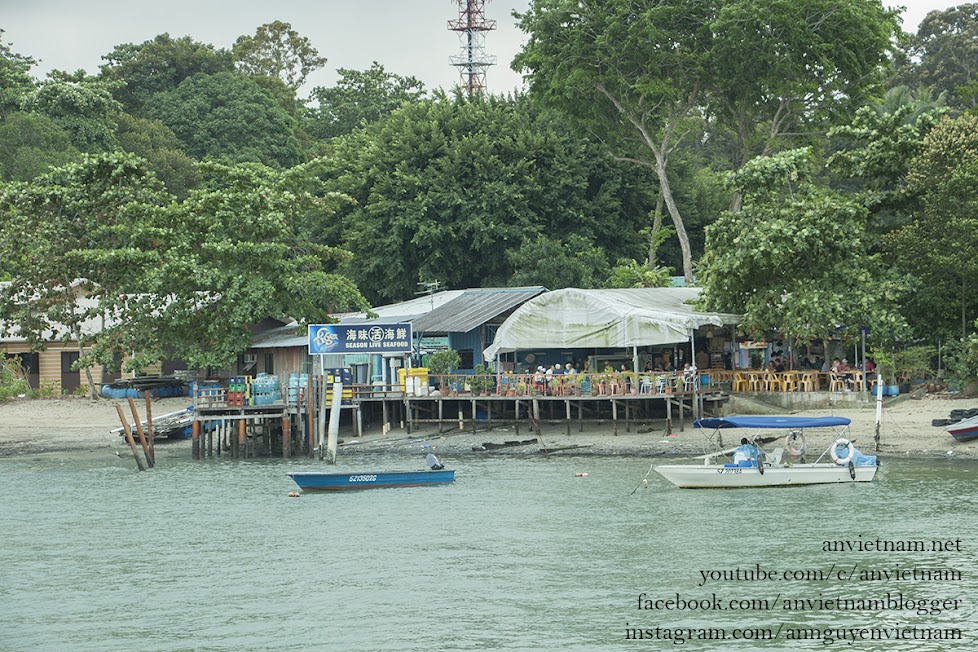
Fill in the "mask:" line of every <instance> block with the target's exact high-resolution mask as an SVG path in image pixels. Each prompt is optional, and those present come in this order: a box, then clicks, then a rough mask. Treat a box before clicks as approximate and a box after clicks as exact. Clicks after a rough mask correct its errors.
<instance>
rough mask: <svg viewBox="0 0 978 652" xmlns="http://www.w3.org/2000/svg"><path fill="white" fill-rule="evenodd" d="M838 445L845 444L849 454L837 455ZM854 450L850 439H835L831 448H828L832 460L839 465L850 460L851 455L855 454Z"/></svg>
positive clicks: (843, 464)
mask: <svg viewBox="0 0 978 652" xmlns="http://www.w3.org/2000/svg"><path fill="white" fill-rule="evenodd" d="M839 446H846V447H847V448H848V449H849V454H848V455H847V456H846V457H839V452H838V450H837V449H838V448H839ZM855 452H856V449H855V447H854V446H853V445H852V442H851V441H849V440H848V439H836V440H835V442H834V443H833V444H832V448H831V449H830V451H829V454H830V455H831V456H832V461H833V462H835V463H836V464H838V465H839V466H845V465H846V464H848V463H849V462H851V461H852V456H853V455H854V454H855Z"/></svg>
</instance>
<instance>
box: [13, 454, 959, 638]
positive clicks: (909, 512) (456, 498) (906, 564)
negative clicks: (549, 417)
mask: <svg viewBox="0 0 978 652" xmlns="http://www.w3.org/2000/svg"><path fill="white" fill-rule="evenodd" d="M188 457H189V452H186V453H185V452H184V451H180V453H179V454H178V455H177V454H174V453H172V452H171V455H170V457H165V458H163V459H161V462H160V466H159V467H158V468H156V469H154V470H152V471H149V472H146V473H142V474H139V473H136V472H135V470H134V469H133V468H132V463H131V460H129V461H125V460H119V459H116V458H114V457H112V458H106V457H103V456H94V457H70V456H50V457H43V458H29V459H28V458H20V459H8V460H2V461H0V495H2V496H3V507H2V510H0V542H2V543H0V649H2V650H18V651H19V650H61V649H70V650H93V651H95V650H98V651H100V652H102V651H111V650H126V651H128V650H236V651H239V650H524V649H532V650H622V649H649V650H652V649H679V650H798V649H812V650H815V649H827V648H839V647H845V648H848V649H854V650H915V651H918V652H923V651H927V650H944V649H950V648H952V647H954V648H956V649H978V641H976V639H975V636H976V630H975V628H974V627H973V625H972V623H974V622H975V615H976V614H975V598H974V596H975V595H976V594H978V580H976V576H975V573H976V570H975V569H976V564H975V562H976V558H978V555H976V554H975V550H976V546H978V519H976V518H975V515H976V514H978V498H976V492H975V486H976V479H978V465H975V464H971V463H963V462H958V463H944V462H905V461H894V462H892V463H890V464H888V465H887V466H884V467H883V469H882V471H881V473H880V475H879V476H878V479H879V482H877V483H874V484H872V485H869V486H865V485H862V486H855V485H846V486H827V487H809V488H805V487H798V488H792V489H785V490H780V489H761V490H738V491H708V490H707V491H704V490H701V491H691V490H677V489H673V488H672V487H671V486H670V485H668V484H667V483H666V482H665V481H663V480H661V479H660V478H659V477H658V476H657V475H655V474H653V475H652V476H650V477H649V483H650V486H649V488H648V489H639V490H638V491H637V492H635V494H634V495H630V492H631V491H632V490H633V489H634V488H635V487H636V485H638V484H639V483H640V481H641V479H642V477H643V476H644V475H645V473H646V471H647V470H648V464H649V462H648V461H647V460H642V459H629V458H582V457H577V458H569V457H559V456H553V457H551V458H550V459H546V458H543V457H539V458H538V457H529V456H527V457H485V458H480V457H468V458H466V459H463V460H461V461H460V463H459V464H457V465H456V467H457V468H458V469H459V472H458V479H457V482H456V483H455V484H454V485H452V486H447V487H427V488H412V489H389V490H377V491H368V492H362V493H355V494H349V495H304V496H302V497H301V498H298V499H296V498H288V497H287V493H288V492H290V491H293V490H295V487H294V486H293V484H292V482H291V480H290V479H289V478H288V477H287V476H286V475H285V472H286V470H288V469H306V468H310V467H313V468H321V467H319V463H318V462H315V463H313V462H308V461H293V462H292V463H285V462H280V461H255V460H248V461H245V462H230V461H214V460H206V461H203V462H198V463H193V462H191V461H190V460H189V459H187V458H188ZM422 462H423V458H422V455H421V453H420V451H419V454H418V456H417V457H416V458H409V459H408V458H403V457H400V458H388V457H384V456H382V455H367V454H359V455H353V454H346V455H345V456H344V459H343V464H342V465H341V466H340V467H339V468H340V469H342V470H353V469H356V470H361V471H370V470H379V469H383V468H420V465H421V463H422ZM449 462H450V463H451V461H450V460H449ZM576 472H587V473H589V474H590V475H589V477H587V478H578V477H575V473H576ZM860 534H861V535H863V539H876V538H877V537H879V538H881V539H892V540H906V539H923V540H926V541H927V542H928V543H929V542H930V541H931V540H932V539H960V540H961V545H962V547H963V551H962V552H946V553H940V552H924V553H902V552H901V553H898V552H893V553H881V552H863V553H826V552H822V551H821V542H822V541H823V540H826V539H828V540H856V539H857V538H858V535H860ZM757 564H760V565H761V568H762V569H778V570H779V571H782V570H791V571H813V570H815V571H822V572H828V571H829V570H830V569H832V570H833V572H836V571H835V570H834V569H842V568H845V569H847V570H848V569H849V568H851V566H852V565H853V564H857V565H858V567H859V569H875V568H881V569H897V568H900V569H912V568H928V569H931V568H955V569H959V570H961V571H962V578H961V579H960V580H959V581H933V580H931V581H921V580H917V581H914V580H904V581H889V582H860V581H858V580H842V581H840V580H838V579H837V578H833V579H831V580H827V579H824V580H819V579H817V578H816V579H808V580H806V579H797V580H791V581H780V580H779V581H716V582H712V583H709V584H707V585H706V586H703V587H700V586H697V585H698V584H699V583H700V582H701V581H702V580H701V575H700V571H701V570H704V571H707V570H724V569H726V570H732V569H736V568H738V567H739V568H741V569H749V570H756V568H757V566H756V565H757ZM887 592H891V593H892V594H893V596H894V597H895V596H896V595H897V594H898V593H899V592H902V593H903V594H904V596H905V597H913V598H914V599H918V598H931V599H935V598H947V599H955V598H958V599H960V600H961V602H960V603H959V604H958V606H957V608H956V609H950V610H947V611H943V613H941V614H940V615H922V616H921V615H916V613H915V612H914V611H907V610H905V609H903V610H901V609H895V610H885V611H878V610H875V611H839V610H818V609H815V610H810V611H806V612H799V611H785V610H783V609H782V608H781V607H782V604H781V603H780V602H779V601H780V600H781V599H783V598H786V597H787V598H792V599H797V598H811V599H817V598H820V597H821V598H845V597H851V598H858V597H883V596H884V595H885V594H886V593H887ZM641 593H646V594H647V597H649V598H652V599H660V598H661V599H665V598H670V597H675V594H676V593H679V594H680V595H681V596H682V597H685V598H697V599H700V598H711V596H712V595H713V594H716V597H717V598H718V599H720V600H722V601H724V602H726V601H727V600H729V599H731V598H738V599H740V598H743V599H754V600H763V599H766V600H768V601H769V602H771V603H774V604H772V606H771V607H770V608H768V609H765V608H764V606H763V604H762V603H758V604H757V605H756V606H755V607H754V608H751V607H747V608H745V609H744V610H741V611H730V610H724V611H716V610H707V611H665V610H658V611H656V610H639V609H638V608H637V604H638V596H639V594H641ZM626 623H627V624H628V626H630V627H633V628H636V627H637V628H640V629H646V628H655V627H657V626H658V627H660V628H715V629H722V630H724V631H725V632H727V635H728V636H730V635H732V630H733V629H734V628H746V629H750V628H755V629H757V630H761V629H764V628H770V631H773V630H776V629H778V627H779V625H780V626H781V628H782V632H781V633H780V634H779V635H778V636H779V638H778V639H777V640H768V641H761V642H758V641H734V640H726V641H697V640H692V641H687V642H685V643H684V644H682V645H679V644H678V643H676V642H673V641H670V640H665V641H662V640H648V639H646V640H626V638H625V637H626ZM913 625H917V626H918V627H940V628H948V627H960V628H962V629H963V632H962V633H963V635H964V637H965V639H964V640H963V641H959V642H957V643H943V642H934V641H931V642H926V641H923V642H922V641H917V642H914V641H906V640H905V641H884V642H881V641H868V640H864V641H859V642H856V643H855V645H852V646H849V645H848V643H849V642H848V641H840V642H835V643H834V644H832V645H826V644H824V643H822V642H821V641H817V642H816V641H811V642H797V641H791V640H785V633H784V629H785V628H791V627H818V628H828V627H846V628H858V627H869V626H877V627H893V626H913Z"/></svg>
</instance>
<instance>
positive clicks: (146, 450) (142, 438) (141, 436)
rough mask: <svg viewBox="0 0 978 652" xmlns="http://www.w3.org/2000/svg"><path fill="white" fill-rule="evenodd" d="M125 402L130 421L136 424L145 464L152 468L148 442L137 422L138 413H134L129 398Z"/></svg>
mask: <svg viewBox="0 0 978 652" xmlns="http://www.w3.org/2000/svg"><path fill="white" fill-rule="evenodd" d="M126 400H127V401H129V410H130V411H131V412H132V420H133V422H134V423H135V424H136V433H137V434H138V435H139V445H140V446H142V447H143V455H144V456H145V457H146V464H147V465H148V466H149V468H153V460H152V456H151V455H150V453H149V442H147V441H146V434H145V433H144V432H143V422H142V421H140V420H139V412H137V411H136V402H135V401H133V400H132V397H131V396H130V397H128V398H127V399H126Z"/></svg>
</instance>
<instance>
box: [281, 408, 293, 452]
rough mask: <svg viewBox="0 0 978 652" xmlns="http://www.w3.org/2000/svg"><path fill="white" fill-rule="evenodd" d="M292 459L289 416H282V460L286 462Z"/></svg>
mask: <svg viewBox="0 0 978 652" xmlns="http://www.w3.org/2000/svg"><path fill="white" fill-rule="evenodd" d="M290 457H292V423H291V421H290V420H289V415H288V414H287V413H286V414H283V415H282V459H283V460H287V459H289V458H290Z"/></svg>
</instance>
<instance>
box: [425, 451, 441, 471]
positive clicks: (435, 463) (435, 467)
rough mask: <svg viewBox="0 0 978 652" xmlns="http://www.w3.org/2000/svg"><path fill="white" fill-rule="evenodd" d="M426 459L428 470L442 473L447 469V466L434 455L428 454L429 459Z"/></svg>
mask: <svg viewBox="0 0 978 652" xmlns="http://www.w3.org/2000/svg"><path fill="white" fill-rule="evenodd" d="M424 459H425V463H426V464H427V465H428V468H429V469H431V470H432V471H441V470H442V469H443V468H445V465H444V464H442V463H441V460H439V459H438V457H437V456H435V454H434V453H428V455H427V457H425V458H424Z"/></svg>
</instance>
